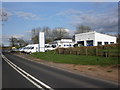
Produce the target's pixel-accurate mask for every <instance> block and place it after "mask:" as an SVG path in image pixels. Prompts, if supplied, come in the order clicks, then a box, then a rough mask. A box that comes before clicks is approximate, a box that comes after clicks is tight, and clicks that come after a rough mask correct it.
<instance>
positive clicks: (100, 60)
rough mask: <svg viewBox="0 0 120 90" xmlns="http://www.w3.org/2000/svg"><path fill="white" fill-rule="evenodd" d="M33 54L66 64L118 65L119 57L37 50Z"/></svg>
mask: <svg viewBox="0 0 120 90" xmlns="http://www.w3.org/2000/svg"><path fill="white" fill-rule="evenodd" d="M31 56H33V57H36V58H40V59H43V60H46V61H50V62H55V63H64V64H80V65H101V66H107V65H117V64H119V63H118V57H107V58H106V57H100V56H83V55H70V54H56V53H54V51H49V52H40V53H39V52H37V53H33V54H31Z"/></svg>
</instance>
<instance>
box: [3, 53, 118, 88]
mask: <svg viewBox="0 0 120 90" xmlns="http://www.w3.org/2000/svg"><path fill="white" fill-rule="evenodd" d="M2 57H3V59H2V83H3V84H2V88H41V89H45V90H46V89H57V88H116V89H117V88H118V85H117V84H115V83H113V82H109V81H105V80H100V79H95V78H91V77H86V76H83V75H78V74H75V73H71V72H67V71H65V70H60V69H57V68H54V67H51V66H49V65H44V64H40V63H37V62H33V61H29V60H26V59H23V58H20V57H18V56H15V55H12V54H10V53H4V54H3V56H2ZM16 65H17V66H16ZM29 74H30V75H29Z"/></svg>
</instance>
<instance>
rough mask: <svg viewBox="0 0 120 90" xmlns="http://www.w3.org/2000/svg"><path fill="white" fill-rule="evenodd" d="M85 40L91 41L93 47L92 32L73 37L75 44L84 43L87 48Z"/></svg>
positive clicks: (93, 38) (93, 36)
mask: <svg viewBox="0 0 120 90" xmlns="http://www.w3.org/2000/svg"><path fill="white" fill-rule="evenodd" d="M87 40H93V45H94V41H95V34H94V32H88V33H81V34H76V35H75V43H77V42H78V41H84V45H85V46H87V44H86V41H87Z"/></svg>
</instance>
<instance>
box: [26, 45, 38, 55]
mask: <svg viewBox="0 0 120 90" xmlns="http://www.w3.org/2000/svg"><path fill="white" fill-rule="evenodd" d="M38 50H39V49H38V44H31V45H29V46H28V49H27V50H26V53H29V54H31V53H35V52H38Z"/></svg>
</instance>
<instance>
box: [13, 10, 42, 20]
mask: <svg viewBox="0 0 120 90" xmlns="http://www.w3.org/2000/svg"><path fill="white" fill-rule="evenodd" d="M15 14H16V15H17V16H18V17H21V18H23V19H27V20H39V19H40V17H39V16H37V15H35V14H33V13H29V12H23V11H17V12H15Z"/></svg>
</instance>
